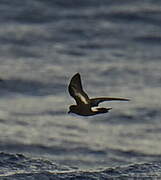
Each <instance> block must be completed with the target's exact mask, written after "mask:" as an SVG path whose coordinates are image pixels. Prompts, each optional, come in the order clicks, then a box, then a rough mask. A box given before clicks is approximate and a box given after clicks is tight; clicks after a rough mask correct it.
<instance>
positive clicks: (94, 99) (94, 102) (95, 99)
mask: <svg viewBox="0 0 161 180" xmlns="http://www.w3.org/2000/svg"><path fill="white" fill-rule="evenodd" d="M104 101H130V99H127V98H113V97H100V98H92V99H90V102H91V107H95V106H98V104H99V103H101V102H104Z"/></svg>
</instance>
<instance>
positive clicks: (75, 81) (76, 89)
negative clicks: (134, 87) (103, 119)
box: [68, 73, 129, 116]
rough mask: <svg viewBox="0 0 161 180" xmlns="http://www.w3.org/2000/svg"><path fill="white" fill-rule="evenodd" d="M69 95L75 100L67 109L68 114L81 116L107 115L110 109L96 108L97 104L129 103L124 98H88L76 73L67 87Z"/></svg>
mask: <svg viewBox="0 0 161 180" xmlns="http://www.w3.org/2000/svg"><path fill="white" fill-rule="evenodd" d="M68 91H69V94H70V95H71V96H72V97H73V98H74V99H75V101H76V105H71V106H70V107H69V112H68V113H75V114H78V115H82V116H92V115H96V114H101V113H107V112H108V111H109V110H110V109H112V108H103V107H98V105H99V103H101V102H104V101H113V100H118V101H129V99H126V98H113V97H98V98H91V99H90V98H89V97H88V95H87V94H86V93H85V92H84V90H83V88H82V83H81V76H80V74H79V73H76V74H75V75H74V76H73V77H72V79H71V81H70V84H69V86H68Z"/></svg>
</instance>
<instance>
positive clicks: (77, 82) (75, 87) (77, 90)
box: [68, 73, 90, 105]
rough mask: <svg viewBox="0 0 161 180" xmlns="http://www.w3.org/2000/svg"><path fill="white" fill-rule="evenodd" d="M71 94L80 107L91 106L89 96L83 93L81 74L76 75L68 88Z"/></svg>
mask: <svg viewBox="0 0 161 180" xmlns="http://www.w3.org/2000/svg"><path fill="white" fill-rule="evenodd" d="M68 91H69V94H70V95H71V96H72V97H73V98H74V99H75V101H76V103H77V104H78V105H81V104H90V100H89V97H88V95H87V94H86V93H85V92H84V91H83V88H82V83H81V77H80V74H79V73H76V74H75V75H74V76H73V77H72V79H71V81H70V84H69V86H68Z"/></svg>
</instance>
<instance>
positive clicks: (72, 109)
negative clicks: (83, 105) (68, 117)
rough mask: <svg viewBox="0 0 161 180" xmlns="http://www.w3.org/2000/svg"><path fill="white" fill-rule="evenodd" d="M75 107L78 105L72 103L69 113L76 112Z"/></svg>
mask: <svg viewBox="0 0 161 180" xmlns="http://www.w3.org/2000/svg"><path fill="white" fill-rule="evenodd" d="M75 109H76V105H71V106H69V111H68V114H69V113H73V112H75Z"/></svg>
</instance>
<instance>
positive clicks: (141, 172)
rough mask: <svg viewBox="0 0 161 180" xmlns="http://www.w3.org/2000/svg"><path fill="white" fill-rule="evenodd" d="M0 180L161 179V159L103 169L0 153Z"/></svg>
mask: <svg viewBox="0 0 161 180" xmlns="http://www.w3.org/2000/svg"><path fill="white" fill-rule="evenodd" d="M0 164H1V169H0V179H5V180H10V179H12V180H14V179H16V180H18V179H46V180H48V179H50V180H51V179H52V180H54V179H57V180H59V179H61V180H63V179H65V180H68V179H75V180H77V179H84V180H87V179H88V180H93V179H109V178H110V179H120V178H126V179H128V178H137V179H144V178H149V179H153V178H161V162H151V163H139V164H131V165H127V166H118V167H108V168H105V169H98V170H97V169H96V170H95V169H91V170H80V169H77V168H72V167H67V166H62V165H58V164H55V163H53V162H52V161H49V160H45V159H36V158H30V157H26V156H24V155H22V154H8V153H4V152H1V153H0Z"/></svg>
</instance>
